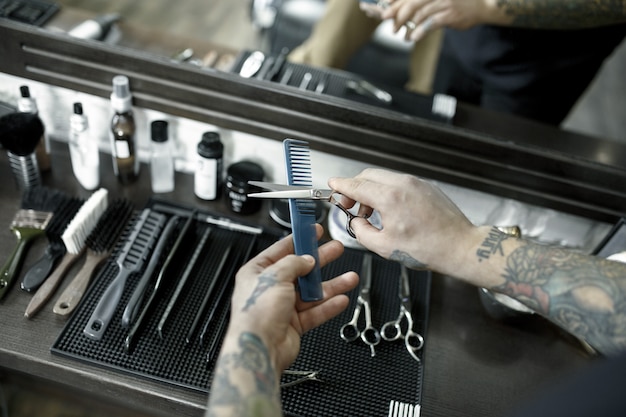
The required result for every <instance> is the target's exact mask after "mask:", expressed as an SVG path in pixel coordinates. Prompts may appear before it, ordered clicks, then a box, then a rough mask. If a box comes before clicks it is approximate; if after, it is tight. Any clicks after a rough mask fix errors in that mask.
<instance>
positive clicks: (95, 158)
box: [69, 103, 100, 190]
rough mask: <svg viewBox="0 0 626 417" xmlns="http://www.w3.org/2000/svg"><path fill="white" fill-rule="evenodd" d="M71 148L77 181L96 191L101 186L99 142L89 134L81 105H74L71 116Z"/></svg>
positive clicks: (87, 188)
mask: <svg viewBox="0 0 626 417" xmlns="http://www.w3.org/2000/svg"><path fill="white" fill-rule="evenodd" d="M69 147H70V159H71V161H72V170H73V171H74V175H75V176H76V179H77V180H78V182H79V183H80V185H82V186H83V188H85V189H86V190H95V189H96V188H97V187H98V185H100V155H99V153H98V152H99V151H98V142H97V140H96V138H94V137H92V136H91V135H90V134H89V123H88V120H87V116H85V115H84V114H83V105H82V104H81V103H74V113H73V114H72V115H71V116H70V140H69Z"/></svg>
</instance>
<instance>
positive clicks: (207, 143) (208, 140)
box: [198, 132, 224, 158]
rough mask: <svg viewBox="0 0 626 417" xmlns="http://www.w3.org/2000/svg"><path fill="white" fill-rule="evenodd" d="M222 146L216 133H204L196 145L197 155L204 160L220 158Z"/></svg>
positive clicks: (222, 150)
mask: <svg viewBox="0 0 626 417" xmlns="http://www.w3.org/2000/svg"><path fill="white" fill-rule="evenodd" d="M223 152H224V145H223V144H222V142H221V141H220V134H219V133H218V132H204V133H203V134H202V140H201V141H200V143H198V154H199V155H200V156H202V157H204V158H221V157H222V153H223Z"/></svg>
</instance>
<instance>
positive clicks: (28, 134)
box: [0, 112, 44, 189]
mask: <svg viewBox="0 0 626 417" xmlns="http://www.w3.org/2000/svg"><path fill="white" fill-rule="evenodd" d="M43 132H44V127H43V123H42V122H41V119H40V118H39V116H37V115H36V114H32V113H21V112H16V113H9V114H7V115H5V116H2V117H0V143H2V146H3V147H4V148H5V149H6V151H7V155H8V157H9V165H10V166H11V171H12V172H13V177H14V178H15V183H16V185H17V187H18V188H20V189H27V188H30V187H33V186H36V185H40V184H41V174H40V172H39V166H38V164H37V157H36V154H35V149H36V148H37V144H38V143H39V141H40V140H41V136H42V135H43Z"/></svg>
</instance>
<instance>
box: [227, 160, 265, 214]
mask: <svg viewBox="0 0 626 417" xmlns="http://www.w3.org/2000/svg"><path fill="white" fill-rule="evenodd" d="M264 175H265V173H264V172H263V168H261V166H260V165H259V164H256V163H254V162H251V161H241V162H237V163H234V164H232V165H230V166H229V167H228V169H227V170H226V195H228V202H229V206H230V209H231V210H232V211H234V212H235V213H238V214H252V213H256V212H257V211H259V209H260V208H261V204H262V202H263V201H262V199H260V198H248V194H250V193H256V192H259V191H263V190H261V189H260V188H259V187H255V186H252V185H249V184H248V181H263V177H264Z"/></svg>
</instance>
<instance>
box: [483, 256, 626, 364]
mask: <svg viewBox="0 0 626 417" xmlns="http://www.w3.org/2000/svg"><path fill="white" fill-rule="evenodd" d="M502 277H503V278H504V279H505V280H506V282H505V283H504V284H502V285H500V286H499V287H497V288H495V289H496V290H497V291H501V292H503V293H505V294H507V295H510V296H511V297H514V298H516V299H517V300H519V301H521V302H523V303H524V304H526V305H527V306H529V307H531V308H532V309H534V310H535V311H537V312H538V313H540V314H542V315H544V316H545V317H546V318H548V319H550V320H552V321H553V322H555V323H557V324H558V325H560V326H561V327H563V328H564V329H566V330H568V331H569V332H571V333H573V334H574V335H576V336H578V337H580V338H582V339H583V340H585V341H586V342H588V343H589V344H591V345H592V346H594V347H595V348H596V349H598V350H599V351H600V352H602V353H605V354H611V353H615V352H618V351H620V350H623V349H625V348H626V280H625V279H624V277H626V265H624V264H621V263H618V262H613V261H607V260H605V259H600V258H593V257H589V256H585V255H582V254H579V253H576V252H573V251H571V250H567V249H563V248H557V247H551V246H542V245H536V244H524V245H523V246H520V247H518V248H516V249H515V250H514V251H513V252H512V253H511V254H510V255H508V257H507V263H506V269H505V271H504V274H503V275H502Z"/></svg>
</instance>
